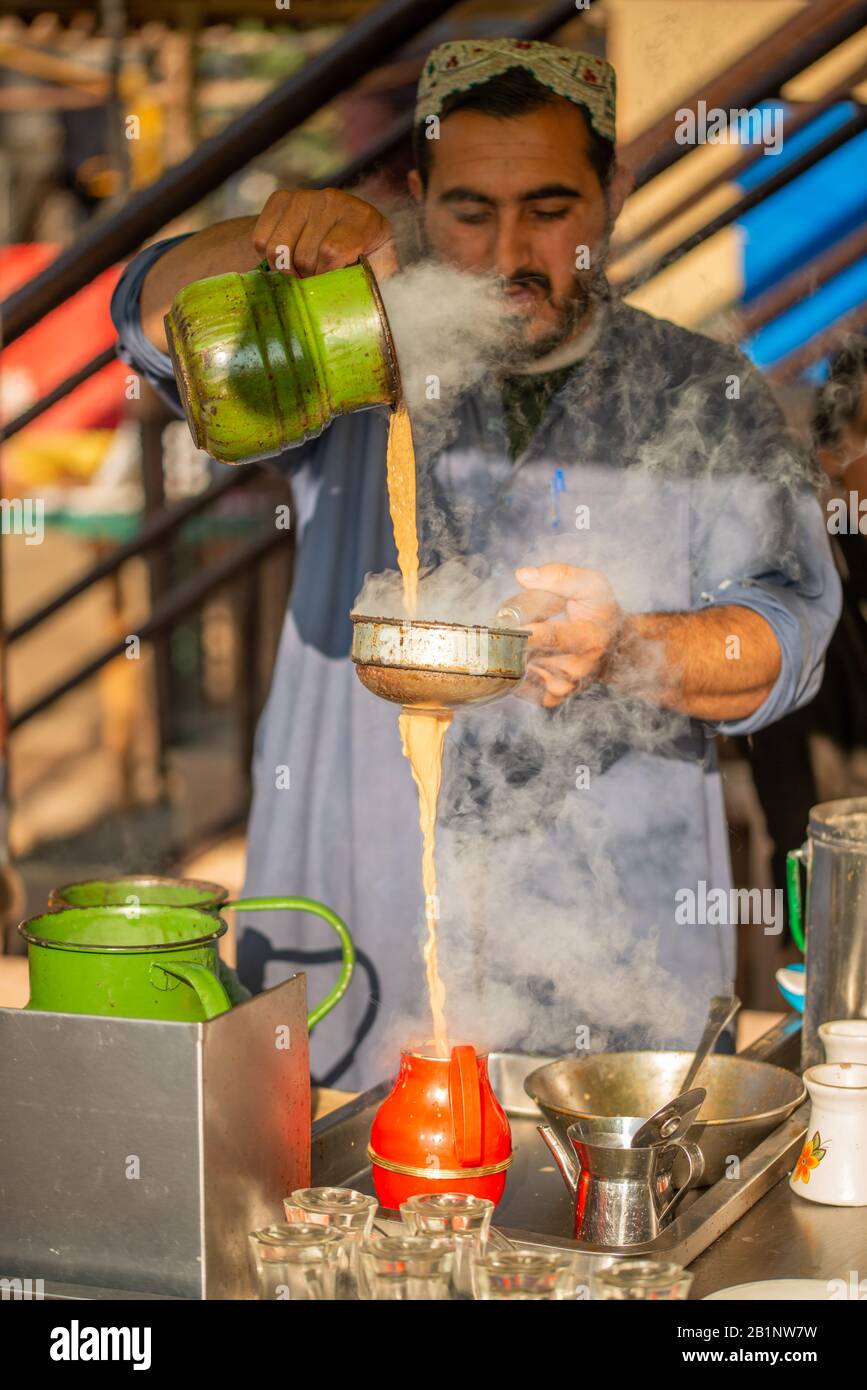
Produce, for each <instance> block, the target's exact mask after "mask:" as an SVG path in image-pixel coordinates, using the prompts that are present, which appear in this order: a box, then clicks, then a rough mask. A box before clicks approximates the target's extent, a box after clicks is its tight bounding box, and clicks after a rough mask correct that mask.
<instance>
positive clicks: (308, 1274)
mask: <svg viewBox="0 0 867 1390" xmlns="http://www.w3.org/2000/svg"><path fill="white" fill-rule="evenodd" d="M343 1240H344V1237H343V1236H342V1235H341V1233H340V1231H338V1230H333V1229H331V1228H330V1227H328V1226H316V1225H314V1224H313V1223H312V1222H309V1221H293V1222H291V1223H290V1222H277V1223H275V1224H274V1225H273V1226H265V1227H264V1228H263V1229H262V1230H261V1231H251V1233H250V1247H251V1249H252V1252H253V1259H254V1260H255V1263H256V1274H257V1276H258V1279H259V1297H260V1298H267V1299H271V1298H276V1299H287V1300H291V1301H298V1300H310V1299H332V1298H336V1296H337V1294H336V1287H337V1271H338V1266H339V1261H340V1252H341V1248H342V1246H343Z"/></svg>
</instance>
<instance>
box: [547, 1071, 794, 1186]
mask: <svg viewBox="0 0 867 1390" xmlns="http://www.w3.org/2000/svg"><path fill="white" fill-rule="evenodd" d="M692 1058H693V1053H691V1052H600V1053H597V1054H595V1055H594V1056H592V1057H560V1058H559V1059H558V1060H557V1061H556V1062H547V1063H546V1064H545V1065H544V1066H542V1067H538V1068H537V1069H536V1071H534V1072H531V1073H530V1075H529V1076H528V1077H527V1079H526V1081H525V1082H524V1089H525V1091H526V1092H527V1095H528V1096H530V1098H531V1099H532V1100H534V1101H535V1102H536V1104H537V1105H538V1107H539V1109H540V1110H541V1111H542V1113H543V1114H544V1115H545V1117H546V1118H547V1119H548V1121H549V1122H550V1123H551V1124H552V1125H554V1126H555V1127H556V1128H557V1129H558V1130H559V1131H560V1133H561V1134H563V1135H565V1133H566V1130H567V1129H568V1127H569V1125H570V1124H572V1122H573V1121H574V1120H578V1119H584V1118H586V1117H590V1118H599V1117H601V1116H611V1115H645V1116H647V1115H652V1114H653V1112H654V1110H657V1109H658V1108H659V1106H660V1105H664V1104H665V1102H666V1101H667V1100H670V1099H671V1098H672V1096H676V1095H677V1094H678V1091H679V1089H680V1083H681V1082H682V1081H683V1079H684V1077H685V1076H686V1073H687V1070H688V1068H689V1065H690V1063H691V1061H692ZM698 1084H699V1085H701V1086H704V1087H705V1089H706V1090H707V1098H706V1100H705V1102H704V1105H703V1106H702V1108H701V1115H700V1118H699V1120H698V1123H697V1124H694V1125H692V1127H691V1128H690V1129H689V1131H688V1133H687V1134H686V1135H685V1138H687V1139H689V1140H691V1141H692V1142H693V1143H694V1144H698V1147H699V1148H700V1149H701V1151H702V1155H703V1156H704V1165H705V1168H704V1176H703V1178H702V1183H701V1185H702V1186H708V1185H709V1184H710V1183H714V1182H716V1181H717V1180H718V1179H719V1178H721V1177H722V1176H723V1175H724V1173H725V1170H726V1160H727V1159H728V1158H729V1157H730V1156H732V1155H734V1156H735V1157H737V1158H745V1157H746V1155H747V1154H748V1153H749V1152H750V1150H751V1149H754V1148H755V1146H756V1145H757V1144H758V1143H760V1142H761V1140H762V1139H764V1138H765V1137H766V1136H767V1135H768V1134H770V1133H771V1130H773V1129H776V1128H777V1126H778V1125H781V1124H782V1123H783V1121H784V1120H785V1119H788V1117H789V1115H791V1113H792V1111H793V1110H795V1109H796V1108H797V1106H799V1105H800V1104H801V1102H802V1101H803V1100H805V1099H806V1095H807V1092H806V1090H805V1088H804V1083H803V1081H802V1080H801V1078H800V1077H799V1076H795V1075H794V1073H792V1072H790V1071H786V1070H785V1069H784V1068H783V1067H774V1066H771V1064H770V1063H769V1062H753V1061H750V1060H748V1059H747V1058H745V1057H732V1056H728V1055H726V1054H724V1053H720V1052H714V1053H712V1054H711V1056H710V1057H708V1058H706V1059H705V1061H704V1063H703V1064H702V1068H701V1073H700V1075H699V1081H698ZM679 1176H680V1175H679V1171H678V1168H677V1167H675V1172H674V1177H675V1181H676V1182H677V1181H678V1180H679Z"/></svg>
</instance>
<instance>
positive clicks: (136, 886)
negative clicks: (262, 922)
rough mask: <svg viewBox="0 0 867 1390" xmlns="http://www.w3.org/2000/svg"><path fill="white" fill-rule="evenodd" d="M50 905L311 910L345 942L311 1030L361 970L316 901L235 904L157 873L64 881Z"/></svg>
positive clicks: (338, 922) (223, 894) (215, 890)
mask: <svg viewBox="0 0 867 1390" xmlns="http://www.w3.org/2000/svg"><path fill="white" fill-rule="evenodd" d="M48 906H49V908H55V907H80V908H86V907H115V908H117V907H124V906H126V907H137V906H151V907H152V906H157V907H166V908H196V909H198V910H199V911H200V912H205V913H210V914H213V915H215V914H217V913H218V912H220V911H221V909H223V908H231V909H233V910H234V911H241V912H274V911H278V912H279V911H283V910H286V911H290V912H310V913H312V914H313V915H314V916H316V917H321V918H322V920H323V921H325V922H327V923H328V925H329V926H330V927H331V928H332V929H333V930H334V931H335V932H336V933H337V936H338V939H339V941H340V948H341V963H340V974H339V976H338V978H337V982H336V983H335V984H334V986H333V987H332V988H331V989H330V990H329V991H328V993H327V994H326V996H325V998H324V999H322V1000H321V1001H320V1002H319V1003H318V1004H317V1005H316V1006H315V1007H314V1008H313V1009H311V1010H310V1013H309V1014H308V1016H307V1026H308V1028H312V1027H313V1026H314V1024H316V1023H318V1022H319V1021H320V1019H323V1018H324V1017H325V1015H326V1014H327V1013H330V1012H331V1010H332V1009H333V1008H334V1006H335V1004H337V1003H338V1002H339V1001H340V1000H341V999H342V998H343V996H344V994H345V993H346V990H347V988H348V986H349V981H350V980H351V979H352V972H353V970H354V969H355V945H354V943H353V940H352V937H351V936H350V934H349V929H348V928H347V926H346V923H345V922H344V921H343V920H342V918H340V917H338V915H337V913H336V912H332V911H331V908H330V907H326V906H325V904H324V903H320V902H317V901H316V900H315V899H314V898H298V897H279V898H239V899H235V900H233V901H232V902H230V901H229V893H228V889H226V888H223V887H222V886H221V885H220V884H219V883H210V882H209V881H208V880H207V879H201V878H161V877H159V876H158V875H155V874H132V875H127V876H125V877H124V876H121V877H119V878H91V879H85V880H83V881H82V882H80V883H64V884H62V885H61V886H60V887H59V888H52V890H51V893H50V894H49V898H48ZM218 920H219V919H218ZM25 925H26V924H25ZM223 930H225V927H224V928H223ZM220 935H222V932H221V933H220ZM236 1002H237V1001H236Z"/></svg>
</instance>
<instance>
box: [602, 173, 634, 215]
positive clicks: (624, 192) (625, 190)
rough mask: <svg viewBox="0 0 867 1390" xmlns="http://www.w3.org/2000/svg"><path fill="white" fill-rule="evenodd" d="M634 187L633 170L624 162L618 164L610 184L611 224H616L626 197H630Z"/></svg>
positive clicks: (609, 211)
mask: <svg viewBox="0 0 867 1390" xmlns="http://www.w3.org/2000/svg"><path fill="white" fill-rule="evenodd" d="M634 187H635V175H634V174H633V172H632V170H631V169H627V168H626V167H625V165H623V164H618V165H617V166H616V167H615V170H614V173H613V174H612V176H611V180H610V182H609V184H608V216H609V226H611V227H613V226H614V223H615V222H616V221H617V219H618V217H619V216H620V211H621V208H622V207H623V204H624V203H625V202H626V199H627V198H628V197H629V195H630V193H631V192H632V190H633V188H634Z"/></svg>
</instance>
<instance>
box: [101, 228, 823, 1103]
mask: <svg viewBox="0 0 867 1390" xmlns="http://www.w3.org/2000/svg"><path fill="white" fill-rule="evenodd" d="M179 239H180V238H177V237H175V238H170V239H168V240H166V241H163V242H160V243H157V244H156V245H153V246H150V247H148V248H146V250H144V251H142V252H141V253H140V254H139V255H138V256H137V257H136V258H135V259H134V260H133V261H132V262H131V263H130V264H129V266H128V267H127V269H126V270H125V272H124V274H123V276H122V278H121V280H120V282H119V284H118V286H117V288H116V290H115V294H114V296H113V299H112V306H111V311H112V317H113V320H114V323H115V326H116V328H117V332H118V353H119V355H120V356H121V357H122V358H123V360H124V361H126V362H128V363H129V364H130V365H131V366H132V367H134V368H135V369H136V370H138V371H140V372H141V373H142V374H143V375H144V376H146V377H147V379H148V380H149V381H150V382H151V384H152V385H153V386H154V387H155V388H156V389H157V390H158V391H159V392H160V393H161V395H163V396H164V398H165V399H167V400H168V401H169V402H170V403H171V404H172V406H173V407H174V408H175V409H176V410H177V411H178V412H179V413H181V410H180V402H179V398H178V394H177V389H176V387H175V385H174V381H173V378H172V372H171V366H170V361H169V358H168V356H167V355H166V354H164V353H161V352H159V351H158V350H157V349H156V348H155V347H154V346H153V345H152V344H151V343H150V342H149V341H148V340H147V339H146V338H145V337H144V334H143V332H142V329H141V323H140V315H139V295H140V291H141V285H142V281H143V279H144V276H145V275H146V273H147V271H148V270H149V268H150V266H151V265H152V264H153V262H154V260H155V259H156V258H157V257H158V256H159V255H161V254H162V253H163V252H164V251H166V250H167V249H168V248H169V247H170V246H172V245H174V244H175V242H177V241H178V240H179ZM599 312H600V314H601V323H600V328H599V332H598V336H597V338H596V341H595V345H594V348H593V350H592V352H591V353H590V354H589V355H588V356H587V357H586V358H585V359H583V360H581V361H580V362H579V363H577V364H576V367H575V371H574V373H573V374H572V375H570V377H569V379H568V380H567V382H566V384H565V385H564V386H563V387H562V388H561V389H560V390H559V391H558V392H557V393H556V395H555V396H554V398H553V400H552V401H551V402H550V404H549V405H548V407H547V411H546V413H545V415H544V417H543V419H542V421H541V424H540V425H539V427H538V429H537V430H536V432H535V434H534V436H533V438H532V440H531V442H530V444H529V446H528V447H527V448H526V449H525V450H524V452H523V453H522V454H521V455H520V456H519V457H518V459H517V460H515V461H512V460H511V459H510V457H509V450H508V441H507V437H506V425H505V421H504V418H503V409H502V402H501V400H500V397H499V393H498V391H497V389H496V386H495V384H494V383H491V384H490V385H488V386H486V387H483V388H479V389H478V390H475V391H473V392H472V393H468V394H467V395H466V396H465V397H464V398H463V399H462V400H460V401H459V402H447V401H446V402H443V406H442V419H441V421H440V422H439V424H438V426H437V428H436V429H435V430H434V431H433V435H434V436H435V437H436V449H435V451H433V452H430V453H429V454H428V455H425V450H424V431H423V430H421V431H420V439H421V443H422V446H423V447H422V450H421V453H422V455H423V457H422V459H421V462H420V469H419V496H420V519H419V530H420V549H421V555H422V561H423V563H428V564H433V563H437V562H439V561H442V560H444V559H447V558H449V557H450V556H452V555H454V554H464V555H473V556H475V557H477V561H476V562H477V563H478V564H479V566H480V567H481V570H482V571H483V572H484V573H486V574H487V575H489V576H492V577H493V578H495V579H501V580H502V593H503V596H504V597H505V596H506V595H507V594H509V593H513V592H514V591H515V589H516V587H517V584H516V581H515V579H514V569H515V568H516V566H518V565H520V564H537V563H543V562H546V561H550V560H563V561H564V562H566V563H569V564H576V565H582V566H586V567H590V568H596V569H599V570H602V571H603V572H604V573H605V574H606V575H607V576H608V578H609V580H610V581H611V583H612V585H613V587H614V590H615V593H616V595H617V597H618V599H619V601H620V603H621V604H622V606H623V607H624V608H625V609H627V610H632V611H638V612H648V611H696V610H700V609H702V608H706V607H710V606H724V605H731V604H735V605H740V606H744V607H747V608H751V609H754V610H755V611H756V612H758V613H760V614H761V615H762V616H763V617H764V618H765V619H766V620H767V622H768V623H769V624H770V626H771V628H772V629H773V631H774V633H775V635H776V638H777V640H778V643H779V646H780V652H781V670H780V674H779V677H778V679H777V681H776V683H775V685H774V687H773V689H772V691H771V692H770V694H769V695H768V697H767V699H766V700H765V701H764V702H763V704H762V705H761V707H760V708H759V709H758V710H757V711H756V713H755V714H753V715H751V716H750V717H749V718H745V719H737V720H732V721H727V722H720V723H716V724H708V723H700V722H698V721H695V720H690V719H688V718H686V717H685V716H680V715H674V714H671V713H666V712H664V711H660V710H658V709H655V708H654V707H653V706H652V705H651V704H649V703H648V702H647V701H646V700H643V699H642V698H640V692H638V691H636V692H635V694H634V695H633V696H631V697H626V696H624V695H619V696H618V697H617V698H614V697H613V696H612V694H611V691H610V690H608V688H606V687H602V686H597V687H593V688H592V689H591V690H590V691H589V692H588V693H587V694H584V695H579V696H575V697H573V698H572V699H570V700H568V701H567V702H565V704H564V705H562V706H561V707H560V708H559V709H557V710H556V711H546V710H543V709H541V708H540V707H537V706H534V705H531V704H530V703H529V702H526V701H523V700H521V699H517V698H514V697H509V698H508V699H506V700H502V701H499V702H496V703H494V704H492V705H489V706H484V707H480V708H477V709H473V710H468V711H462V712H460V713H459V714H458V715H457V716H456V718H455V722H454V725H453V727H452V730H451V731H450V734H449V737H448V739H447V744H446V755H445V762H444V774H443V791H442V798H441V815H440V821H439V824H438V829H437V865H438V872H439V897H440V912H441V915H440V921H439V939H440V958H441V966H442V972H443V976H444V979H445V984H446V989H447V994H448V1016H449V1025H450V1030H451V1032H452V1035H453V1036H454V1037H455V1038H459V1037H465V1038H467V1039H469V1040H470V1041H472V1042H474V1043H475V1044H476V1045H477V1046H489V1047H491V1048H496V1049H501V1048H504V1047H520V1048H522V1049H524V1050H527V1051H546V1052H547V1051H555V1052H565V1051H570V1050H571V1049H572V1048H573V1047H575V1046H576V1045H577V1046H580V1047H584V1046H589V1047H591V1048H593V1049H597V1048H599V1047H603V1046H605V1045H610V1044H614V1045H623V1042H624V1040H625V1041H628V1042H633V1041H637V1042H638V1043H639V1044H640V1045H644V1046H678V1045H686V1046H693V1045H694V1043H695V1042H696V1040H697V1037H698V1033H699V1031H700V1028H701V1023H702V1019H703V1015H704V1012H705V1009H706V1004H707V1000H708V997H709V995H710V994H711V993H714V992H719V991H721V990H723V989H728V988H730V987H731V984H732V980H733V975H734V927H733V925H732V919H731V914H729V916H728V919H726V914H725V913H723V920H718V918H719V913H717V914H716V915H715V914H714V913H713V911H708V910H707V907H706V904H707V895H708V893H709V892H710V891H711V890H712V889H721V890H723V891H724V892H725V893H728V890H729V889H730V888H731V871H730V865H729V856H728V840H727V830H726V824H725V816H724V810H723V797H722V786H721V780H720V773H719V767H718V763H717V758H716V751H715V746H714V739H715V737H716V735H718V734H720V733H728V734H748V733H751V732H753V731H754V730H756V729H759V728H762V727H763V726H764V725H766V724H768V723H771V722H772V721H773V720H775V719H778V718H780V717H781V716H782V715H783V714H785V713H786V712H787V711H789V710H791V709H794V708H796V707H798V706H800V705H802V704H805V703H806V702H807V701H809V700H810V699H812V697H813V696H814V695H815V694H816V692H817V690H818V688H819V684H820V682H821V677H822V665H823V655H824V650H825V647H826V645H827V642H828V639H829V637H830V634H831V632H832V631H833V628H834V625H835V623H836V621H837V618H838V616H839V609H840V585H839V581H838V578H837V574H836V571H835V569H834V566H833V562H832V559H831V555H830V550H829V545H828V537H827V534H826V531H825V527H824V521H823V516H822V512H821V509H820V508H819V506H818V503H817V501H816V499H815V497H814V495H813V492H812V490H811V488H810V487H809V485H808V482H807V480H806V473H805V468H804V465H803V462H802V461H801V460H800V459H799V458H798V456H797V454H796V452H795V451H794V449H793V448H792V445H791V444H790V442H789V440H788V438H787V435H786V431H785V428H784V424H783V420H782V417H781V415H780V413H779V411H778V409H777V407H776V405H775V404H774V402H773V400H772V398H771V395H770V392H769V390H768V388H767V386H766V384H765V383H764V381H763V379H762V378H761V377H760V376H759V374H758V373H757V372H756V371H755V369H754V368H753V367H752V366H751V364H750V363H749V362H748V361H747V359H746V358H745V357H744V356H743V355H742V354H741V353H739V352H737V351H736V350H734V349H732V348H730V347H727V346H724V345H721V344H718V343H715V342H712V341H711V340H709V339H707V338H704V337H702V336H700V335H698V334H694V333H690V332H687V331H686V330H684V329H681V328H678V327H676V326H675V325H673V324H671V323H667V322H665V321H663V320H658V319H655V318H652V317H651V316H650V315H647V314H644V313H641V312H640V311H638V310H634V309H631V308H628V307H626V306H625V305H622V304H619V303H616V302H609V303H607V304H605V305H603V306H601V308H600V311H599ZM386 429H387V412H386V411H384V410H371V411H366V412H362V413H359V414H356V415H352V416H346V417H343V418H340V419H338V420H336V421H335V422H334V424H333V425H332V426H331V427H330V428H329V429H328V430H327V431H326V432H325V433H324V434H323V435H321V436H320V437H319V438H318V439H317V440H314V441H312V442H310V443H308V444H307V445H305V446H303V447H302V448H299V449H294V450H287V451H286V453H285V454H283V455H282V456H281V457H280V458H279V459H278V460H275V462H276V464H277V466H279V467H281V468H283V469H285V470H288V472H289V474H290V476H291V481H292V488H293V496H294V523H295V531H296V535H295V539H296V546H297V551H296V560H295V580H294V586H293V591H292V595H291V599H290V603H289V606H288V609H287V613H286V619H285V624H284V629H283V633H282V637H281V642H280V647H279V651H278V655H277V661H276V666H275V671H274V676H273V680H272V686H271V691H270V695H269V698H268V702H267V705H266V708H265V710H264V713H263V716H262V719H261V721H260V725H259V729H258V732H257V738H256V749H255V756H254V768H253V779H254V797H253V805H252V810H251V816H250V823H249V834H248V845H247V854H248V861H247V882H246V886H245V891H246V892H247V893H249V894H256V895H265V894H269V893H274V894H277V893H298V894H306V895H307V896H312V897H315V898H319V899H322V900H323V901H324V902H327V903H328V904H329V905H330V906H331V907H333V908H334V909H335V911H337V912H339V913H340V914H341V915H342V916H343V917H344V918H345V919H346V921H347V923H348V925H349V927H350V930H351V931H352V933H353V935H354V937H355V940H356V943H357V946H358V951H359V966H358V970H357V972H356V976H355V978H354V980H353V982H352V985H351V986H350V989H349V991H348V993H347V996H346V997H345V999H344V1000H343V1001H342V1002H341V1004H339V1005H338V1006H337V1008H336V1009H335V1010H334V1012H333V1013H331V1014H330V1015H329V1016H328V1017H327V1019H325V1020H324V1021H323V1022H322V1023H321V1024H320V1025H319V1026H318V1027H317V1029H316V1031H315V1033H314V1035H313V1037H312V1039H311V1057H312V1065H313V1069H314V1073H315V1074H316V1076H317V1078H318V1079H319V1080H321V1081H323V1082H325V1083H328V1084H336V1083H339V1084H341V1085H344V1086H349V1087H354V1088H360V1087H362V1086H367V1085H370V1084H373V1082H375V1081H377V1080H380V1079H382V1078H383V1077H384V1076H386V1075H389V1074H391V1073H392V1072H393V1070H394V1067H395V1059H396V1050H397V1048H398V1047H399V1046H400V1045H401V1044H403V1043H405V1042H406V1041H412V1040H418V1039H419V1038H420V1037H424V1036H425V1031H426V1029H427V1028H428V1027H429V1020H428V1019H427V1015H426V1009H425V998H424V977H423V969H422V964H421V943H422V940H423V935H424V927H423V920H424V916H423V908H424V904H423V898H422V887H421V867H420V854H421V839H420V832H419V829H418V805H417V799H416V794H415V788H414V785H413V783H412V779H411V776H410V771H409V767H408V765H407V764H406V762H405V760H404V759H403V757H402V754H401V747H400V740H399V737H398V730H397V708H396V707H394V706H391V705H389V704H387V703H386V702H383V701H381V700H378V699H377V698H376V697H374V696H373V695H371V694H370V693H369V692H367V691H366V690H364V688H363V687H362V686H361V685H360V683H359V682H358V680H357V679H356V677H355V674H354V671H353V668H352V664H351V661H350V659H349V650H350V641H351V625H350V621H349V612H350V609H351V608H352V606H353V603H354V601H355V599H356V596H357V595H358V593H359V591H360V590H361V587H362V584H363V581H364V576H365V574H366V573H367V572H369V571H380V570H384V569H394V568H395V567H396V557H395V552H394V542H393V538H392V534H391V527H390V522H389V516H388V506H387V493H386V484H385V467H384V459H385V442H386ZM588 522H589V524H588ZM726 655H728V656H730V658H731V659H733V660H737V659H738V655H737V651H736V643H735V644H734V645H732V647H731V651H728V650H727V652H726ZM287 767H288V769H289V777H288V783H289V785H288V786H287V785H286V782H287V777H286V774H285V771H281V770H285V768H287ZM702 885H704V889H702ZM683 890H689V891H690V892H692V894H693V895H694V902H695V910H694V912H693V914H692V915H693V916H694V917H696V919H697V920H695V921H692V920H688V921H684V920H683V916H684V913H683V911H682V910H681V912H680V914H679V915H678V912H677V911H676V904H677V903H682V901H683ZM703 904H704V906H703ZM686 916H687V917H689V910H687V912H686ZM780 926H781V919H780ZM768 929H769V925H768V923H764V924H761V923H757V924H754V925H752V926H750V927H749V930H752V931H756V932H761V931H765V930H768ZM770 929H771V930H772V929H773V928H772V927H771V928H770ZM325 930H326V929H325V928H324V926H323V924H322V923H321V922H317V921H316V920H315V919H312V918H308V917H306V916H300V915H297V914H296V915H295V916H294V917H291V918H290V917H287V916H285V915H283V914H277V913H267V914H257V915H256V916H255V917H253V916H251V917H249V919H248V921H247V922H246V923H245V924H244V925H243V930H242V934H241V938H240V945H239V971H240V974H241V977H242V979H243V980H244V982H245V983H246V984H247V985H249V986H250V987H251V988H253V989H254V990H255V989H260V988H262V987H266V986H271V985H274V984H276V983H278V982H279V981H280V980H281V979H283V978H285V977H286V975H288V974H289V973H291V972H292V970H293V969H296V968H299V967H300V968H303V969H304V970H305V971H306V973H307V977H308V992H309V994H310V998H311V1000H313V999H316V998H319V997H321V995H322V994H324V993H325V991H326V990H327V989H328V987H329V986H330V984H331V982H332V981H333V979H334V976H335V973H336V968H337V967H336V963H335V962H336V959H337V956H336V953H335V952H334V950H333V949H332V946H331V943H330V941H329V940H328V939H327V936H325V934H324V933H325Z"/></svg>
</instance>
